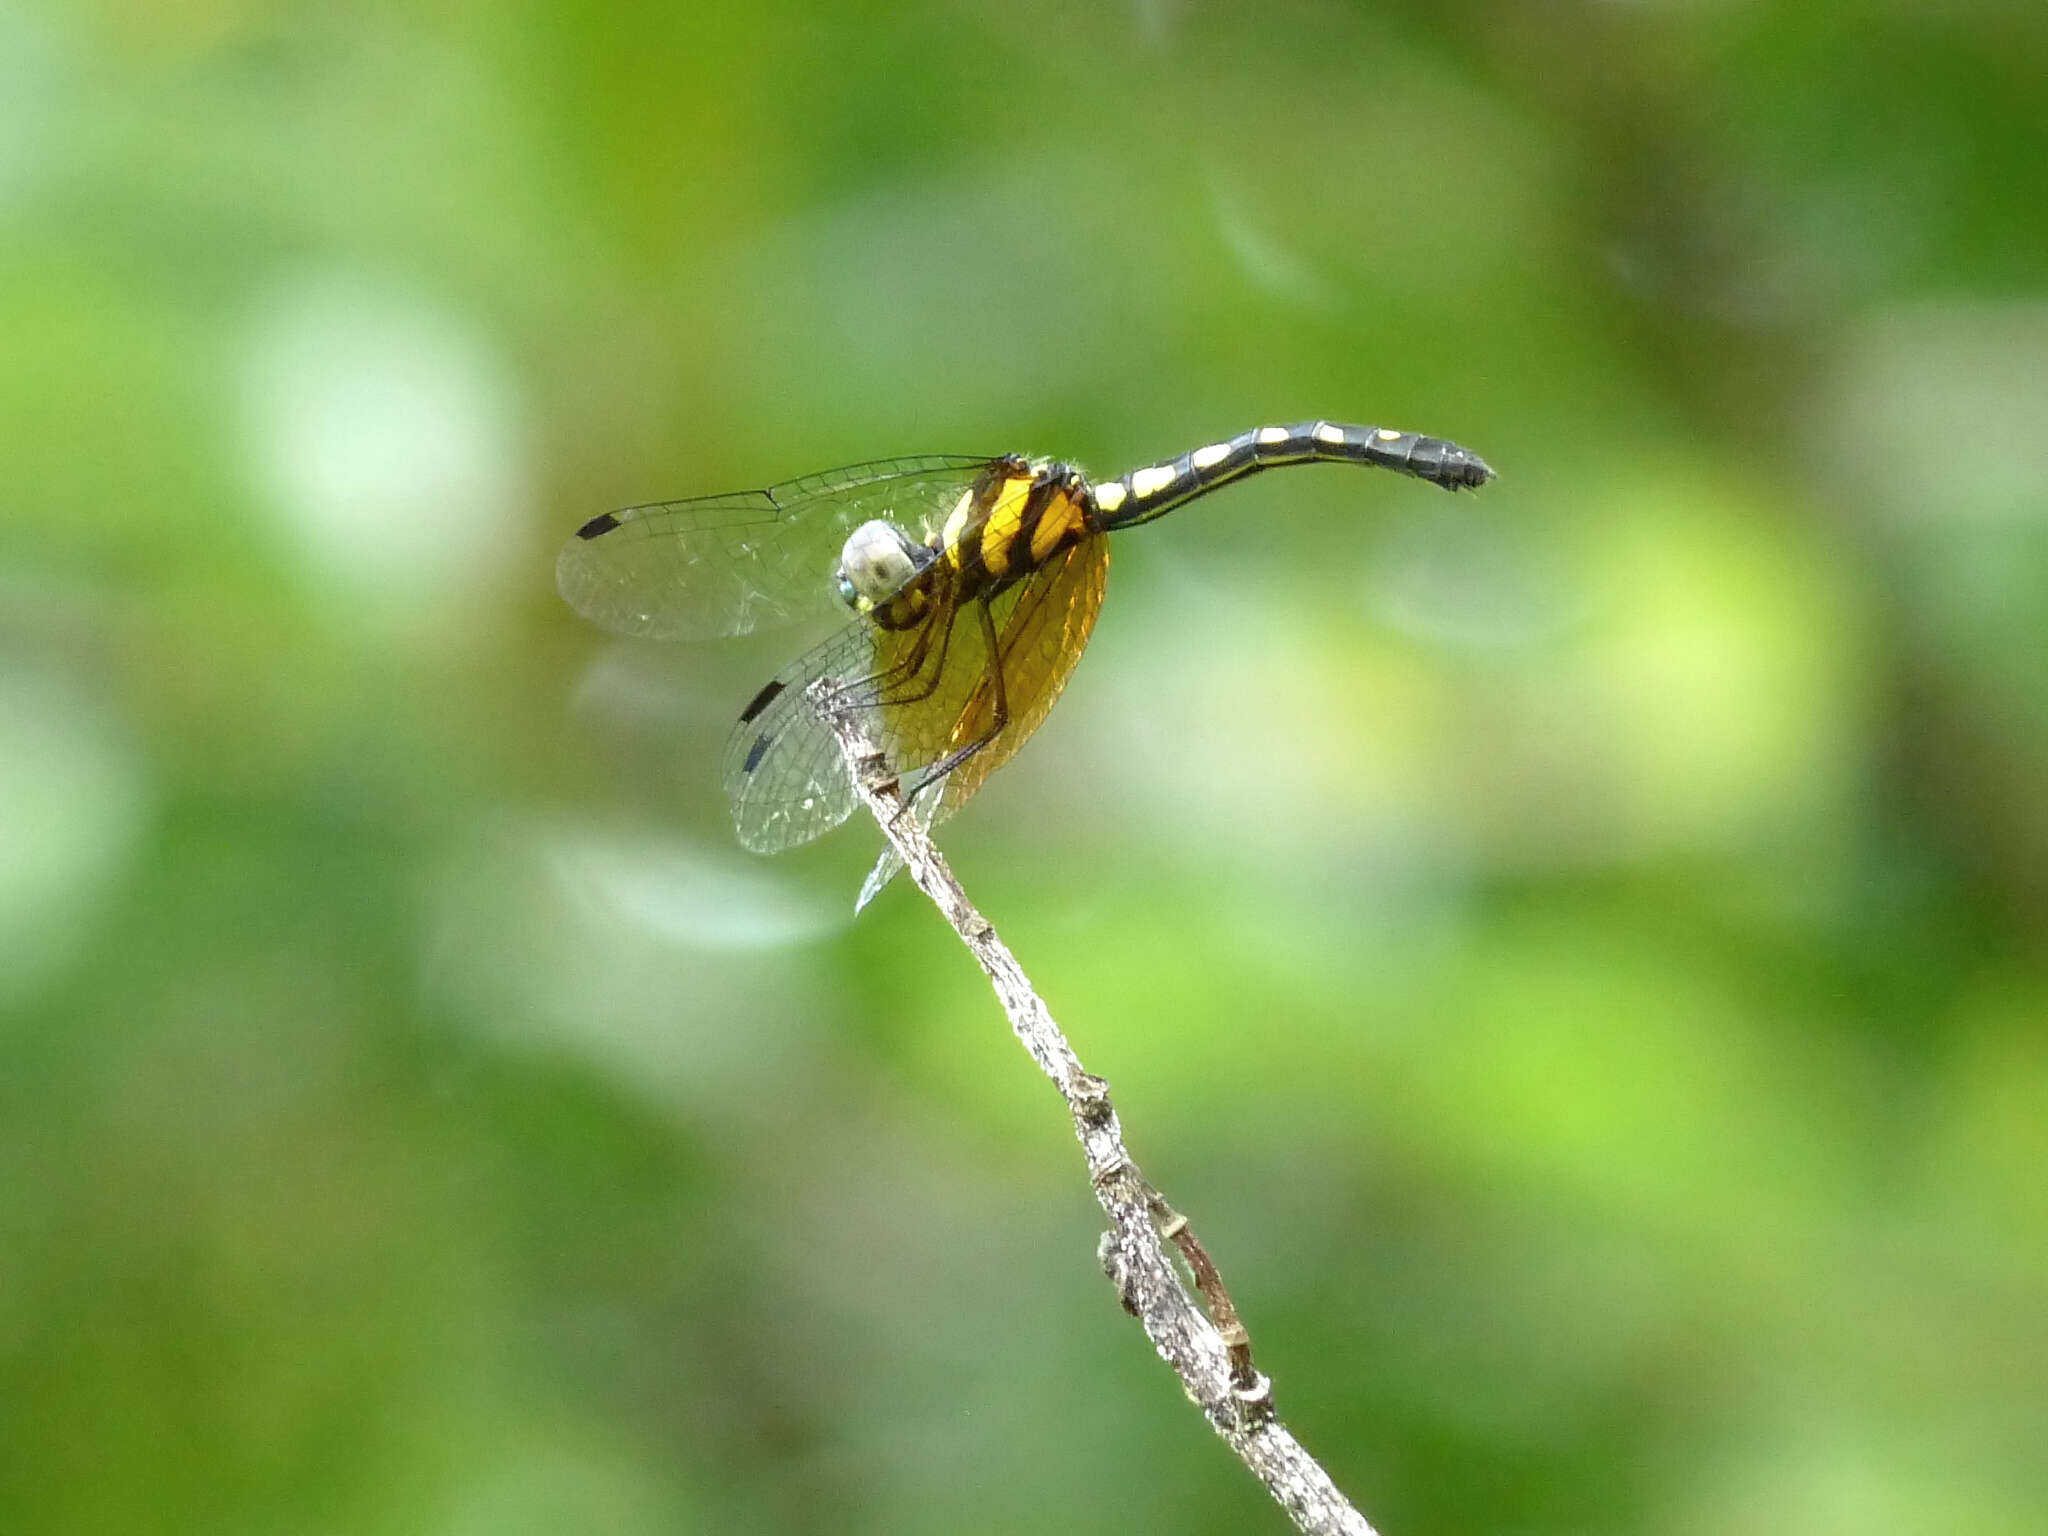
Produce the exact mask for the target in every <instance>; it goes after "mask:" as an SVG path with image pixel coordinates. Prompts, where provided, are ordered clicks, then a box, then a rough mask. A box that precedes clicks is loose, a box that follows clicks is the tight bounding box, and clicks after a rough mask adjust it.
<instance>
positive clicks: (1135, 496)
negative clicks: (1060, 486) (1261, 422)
mask: <svg viewBox="0 0 2048 1536" xmlns="http://www.w3.org/2000/svg"><path fill="white" fill-rule="evenodd" d="M1283 464H1370V465H1373V466H1375V467H1377V468H1380V469H1391V470H1397V471H1399V472H1400V473H1401V474H1404V475H1413V476H1414V477H1415V478H1416V479H1418V480H1427V481H1428V482H1429V483H1430V484H1432V485H1439V486H1442V487H1443V488H1444V489H1445V490H1447V491H1457V490H1465V489H1468V488H1470V487H1474V486H1480V485H1484V484H1485V483H1486V482H1487V481H1488V480H1491V479H1492V478H1493V471H1492V469H1490V468H1489V467H1488V466H1487V463H1486V461H1485V460H1484V459H1482V458H1480V457H1479V455H1478V454H1476V453H1474V452H1472V451H1471V450H1470V449H1468V448H1460V447H1459V446H1458V445H1457V444H1456V443H1453V442H1448V441H1446V440H1445V439H1443V438H1440V437H1424V436H1422V435H1420V434H1419V433H1414V432H1396V431H1394V430H1393V429H1392V428H1391V427H1353V426H1346V425H1344V424H1343V423H1341V422H1334V421H1305V422H1300V423H1298V424H1296V425H1294V426H1291V427H1254V428H1252V430H1251V431H1249V432H1240V433H1239V434H1238V435H1237V436H1236V437H1233V438H1231V439H1229V440H1228V441H1227V442H1220V443H1211V444H1209V445H1208V446H1207V447H1204V448H1197V449H1194V450H1193V451H1192V452H1189V453H1184V454H1182V455H1181V456H1180V457H1179V458H1177V459H1174V460H1172V461H1171V462H1169V463H1165V464H1154V465H1151V466H1149V467H1148V468H1145V469H1135V470H1132V471H1131V472H1130V473H1129V474H1127V475H1123V476H1121V477H1119V478H1118V479H1115V480H1104V481H1101V482H1099V483H1098V484H1097V485H1096V486H1095V488H1094V489H1095V505H1096V507H1097V508H1098V509H1099V514H1100V515H1099V524H1100V526H1101V527H1102V529H1103V530H1104V531H1105V532H1107V531H1109V530H1111V529H1116V528H1128V527H1130V526H1132V525H1133V524H1136V523H1149V522H1150V521H1152V519H1153V518H1155V517H1161V516H1163V515H1165V514H1166V513H1168V512H1171V511H1172V510H1173V509H1174V508H1176V507H1180V506H1185V505H1186V504H1187V503H1188V502H1190V501H1193V500H1194V499H1195V498H1196V497H1197V496H1200V495H1202V494H1204V493H1205V492H1208V491H1213V490H1215V489H1216V488H1217V487H1218V486H1222V485H1228V484H1229V483H1230V482H1231V481H1233V480H1241V479H1243V478H1244V477H1245V476H1246V475H1252V474H1257V473H1258V472H1259V471H1260V470H1262V469H1274V468H1277V467H1279V466H1280V465H1283Z"/></svg>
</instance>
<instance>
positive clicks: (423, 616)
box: [243, 273, 529, 633]
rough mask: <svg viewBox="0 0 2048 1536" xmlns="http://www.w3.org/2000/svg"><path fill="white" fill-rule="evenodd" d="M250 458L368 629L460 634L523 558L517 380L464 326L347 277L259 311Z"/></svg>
mask: <svg viewBox="0 0 2048 1536" xmlns="http://www.w3.org/2000/svg"><path fill="white" fill-rule="evenodd" d="M243 372H244V383H245V395H246V399H245V406H246V409H245V412H244V417H245V422H246V431H247V451H248V454H249V457H250V460H251V463H252V466H253V469H254V472H255V475H256V478H257V482H258V484H259V486H260V487H261V489H262V490H263V492H264V493H265V496H266V499H267V500H268V502H269V504H270V506H271V508H272V509H273V510H274V511H275V513H276V515H277V517H278V519H279V521H280V523H281V524H282V525H283V528H284V531H285V533H286V534H287V536H288V537H289V538H290V540H291V541H292V543H293V544H294V545H295V546H296V548H297V552H298V554H299V556H300V557H301V559H302V561H303V563H304V565H305V567H306V570H307V573H308V574H309V576H310V577H311V578H312V579H313V581H314V582H315V583H316V584H317V585H319V586H320V587H322V588H324V589H325V590H326V592H327V593H328V594H329V595H330V596H332V597H334V598H336V599H338V600H340V601H342V602H344V603H346V604H349V605H352V606H356V607H358V608H359V609H361V610H364V613H363V616H364V617H365V618H368V619H375V620H389V619H391V618H393V617H396V618H399V619H400V620H401V621H402V622H403V624H404V625H405V627H407V628H409V629H412V630H414V631H417V630H418V629H420V628H422V627H424V628H426V629H429V630H441V631H447V632H450V633H453V632H454V631H455V630H456V628H457V626H458V625H459V624H460V623H461V621H462V620H463V619H464V618H465V616H466V615H467V614H468V612H469V611H470V610H471V609H472V608H473V607H474V605H475V604H476V603H477V602H478V601H479V600H480V599H483V598H486V597H487V596H489V595H490V594H491V593H492V592H493V591H495V590H496V589H497V588H498V587H499V586H500V585H501V584H502V583H503V582H504V580H505V579H506V578H507V576H508V575H509V574H510V561H511V559H512V558H513V557H514V556H515V555H517V554H519V553H520V552H521V546H520V543H519V541H518V540H517V539H516V538H514V537H513V535H514V533H515V532H516V530H517V529H518V527H519V526H520V523H521V521H522V519H521V516H520V513H521V510H522V507H523V505H524V503H525V501H526V497H527V491H528V478H529V477H528V472H527V468H526V465H525V463H524V462H523V456H522V455H521V453H520V451H519V446H518V445H519V432H518V429H517V425H516V417H517V412H516V410H515V409H514V406H513V402H512V399H511V390H510V386H509V384H508V381H507V379H506V377H505V372H504V370H503V369H502V368H501V367H500V366H499V365H498V363H497V361H496V360H495V359H494V358H492V357H491V356H490V354H489V351H488V349H487V347H486V346H485V345H484V343H483V342H482V341H481V340H480V339H479V338H478V337H477V336H475V335H474V334H472V333H471V332H469V331H468V330H467V329H465V328H464V327H463V326H462V325H461V324H460V323H459V322H458V321H457V320H456V319H455V318H454V317H453V316H451V315H449V314H447V313H446V312H444V311H442V310H440V309H437V308H435V307H433V306H431V305H429V304H427V303H424V302H422V301H421V300H419V299H417V298H415V297H413V296H410V295H407V294H404V293H400V292H398V291H396V290H393V289H390V288H386V287H382V286H378V285H376V284H373V283H370V282H368V281H366V280H364V279H362V278H361V277H358V276H356V275H353V274H347V273H325V274H318V275H314V276H310V277H307V278H304V279H302V280H300V281H298V282H296V283H294V284H292V285H290V286H287V287H285V288H283V289H280V290H279V291H278V292H276V293H275V294H273V295H272V296H271V297H270V299H269V301H268V302H267V303H266V304H264V305H263V306H262V307H261V309H260V310H259V312H258V315H257V318H256V322H255V325H254V327H253V329H252V333H251V335H250V337H249V341H248V352H247V356H246V359H245V363H244V369H243Z"/></svg>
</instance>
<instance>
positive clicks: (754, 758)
mask: <svg viewBox="0 0 2048 1536" xmlns="http://www.w3.org/2000/svg"><path fill="white" fill-rule="evenodd" d="M776 686H777V687H778V688H779V687H781V686H782V685H781V684H780V683H778V684H776ZM767 755H768V736H767V733H766V732H763V733H762V734H761V735H759V736H756V737H755V738H754V744H753V745H752V746H751V747H749V748H747V760H746V761H745V762H744V763H742V764H741V765H740V772H742V773H752V772H753V771H754V770H755V769H756V768H758V767H760V766H761V759H762V758H764V757H766V756H767Z"/></svg>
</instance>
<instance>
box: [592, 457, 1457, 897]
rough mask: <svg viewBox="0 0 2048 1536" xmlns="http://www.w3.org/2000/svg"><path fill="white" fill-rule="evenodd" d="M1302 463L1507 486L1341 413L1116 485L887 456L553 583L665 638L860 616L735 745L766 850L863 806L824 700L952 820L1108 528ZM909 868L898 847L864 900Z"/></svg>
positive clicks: (1095, 601)
mask: <svg viewBox="0 0 2048 1536" xmlns="http://www.w3.org/2000/svg"><path fill="white" fill-rule="evenodd" d="M1294 464H1363V465H1368V466H1372V467H1376V468H1380V469H1389V470H1394V471H1396V472H1398V473H1400V474H1404V475H1409V476H1412V477H1414V478H1415V479H1418V480H1424V481H1427V482H1428V483H1430V484H1431V485H1435V486H1440V487H1442V488H1443V489H1445V490H1448V491H1459V490H1468V489H1476V488H1477V487H1479V486H1482V485H1484V484H1485V483H1486V482H1487V481H1488V480H1491V479H1492V478H1493V470H1492V469H1491V468H1490V467H1489V466H1488V465H1487V464H1486V462H1485V460H1483V459H1481V458H1480V457H1479V456H1478V455H1477V454H1475V453H1473V452H1471V451H1470V450H1469V449H1465V448H1461V447H1459V446H1458V445H1457V444H1456V443H1453V442H1449V441H1447V440H1445V439H1443V438H1438V437H1424V436H1421V435H1419V434H1416V433H1412V432H1399V431H1395V430H1393V429H1391V428H1387V427H1361V426H1349V425H1346V424H1344V423H1341V422H1331V421H1311V422H1302V423H1298V424H1296V425H1292V426H1274V427H1256V428H1253V429H1252V430H1250V431H1248V432H1243V433H1240V434H1238V435H1237V436H1236V437H1232V438H1229V439H1227V440H1223V441H1219V442H1215V443H1211V444H1208V445H1207V446H1205V447H1201V448H1196V449H1194V450H1192V451H1191V452H1188V453H1184V454H1182V455H1181V456H1180V457H1179V458H1176V459H1173V460H1170V461H1166V462H1162V463H1156V464H1152V465H1149V466H1147V467H1145V468H1142V469H1136V470H1132V471H1131V472H1130V473H1128V474H1125V475H1120V476H1118V477H1117V478H1116V479H1114V480H1094V481H1091V480H1089V479H1088V478H1087V477H1086V476H1085V475H1083V474H1082V473H1081V472H1080V471H1079V470H1078V469H1075V468H1074V467H1073V466H1071V465H1068V464H1063V463H1060V462H1058V461H1057V460H1046V459H1031V458H1026V457H1024V456H1022V455H1020V454H1002V455H997V456H995V457H977V456H972V455H966V456H962V455H947V454H931V455H924V456H920V457H913V458H900V459H880V460H876V461H874V462H871V463H866V464H853V465H848V466H846V467H845V468H842V469H833V470H826V471H824V472H822V473H819V474H813V475H806V476H804V477H802V478H801V479H797V480H791V481H787V482H785V483H783V484H781V485H771V486H768V487H766V488H764V489H761V490H753V491H741V492H737V493H733V494H728V495H719V496H704V497H698V498H695V499H691V500H686V501H660V502H649V503H647V504H645V505H641V506H633V507H623V508H620V509H619V510H617V511H614V512H605V513H601V514H599V515H598V516H596V517H593V518H591V519H590V520H589V521H588V522H586V523H585V524H584V525H583V526H582V527H581V528H578V529H577V530H576V532H575V535H574V536H573V537H572V538H570V540H569V541H568V543H567V544H566V545H565V546H564V547H563V550H562V553H561V556H560V559H559V560H558V561H557V563H556V570H555V575H556V585H557V586H558V588H559V589H560V591H561V594H562V596H563V598H564V599H565V600H566V601H567V602H568V604H569V606H570V607H571V608H573V609H575V611H576V612H577V613H579V614H581V615H582V616H583V617H584V618H586V619H588V620H590V621H591V622H592V623H595V624H597V625H599V626H600V627H602V628H604V629H607V630H610V631H612V632H613V633H615V634H619V635H625V636H633V637H640V638H646V639H656V640H684V639H713V638H717V637H721V636H732V635H743V634H747V633H750V632H752V631H755V630H760V629H766V628H769V627H772V626H777V625H783V624H790V623H795V622H797V621H800V620H802V619H805V618H809V617H813V616H815V615H816V614H817V613H818V611H819V610H820V609H822V608H826V607H829V606H831V605H833V604H835V603H836V604H838V605H839V606H840V607H841V610H842V612H843V613H845V614H846V616H847V617H846V622H845V623H844V624H843V625H842V626H841V627H840V628H839V629H838V630H837V632H836V633H834V634H833V635H831V636H830V638H828V639H826V640H825V641H824V642H823V643H821V644H819V645H817V646H815V647H814V648H813V649H811V650H809V651H806V652H805V653H804V654H803V655H801V656H799V657H798V658H797V659H796V660H795V661H793V662H791V663H790V664H789V665H788V666H787V667H784V668H783V669H782V670H781V671H780V672H778V673H776V674H775V676H774V677H773V678H772V679H770V680H769V682H768V683H767V684H766V685H765V686H763V687H762V688H761V690H760V691H759V692H758V693H756V694H755V695H754V697H753V698H752V699H751V700H750V701H749V702H748V703H747V705H746V707H745V708H744V709H742V710H741V711H740V715H739V720H738V723H737V724H736V725H735V726H734V728H733V732H732V736H731V738H730V739H729V741H728V742H727V744H726V748H725V757H724V764H723V777H724V783H725V791H726V794H727V796H728V797H729V798H730V800H731V802H732V816H733V826H734V829H735V830H736V831H737V833H738V834H739V840H740V842H741V843H743V844H744V845H746V846H747V847H748V848H751V849H754V850H755V851H757V852H761V853H774V852H778V851H780V850H782V849H786V848H791V847H795V846H796V845H798V844H801V843H806V842H809V841H810V840H811V839H812V838H815V837H817V836H819V835H820V834H822V833H824V832H826V831H829V830H830V829H831V828H833V827H835V826H837V825H838V824H839V823H840V822H842V821H844V820H845V819H846V818H847V816H848V815H850V814H851V813H852V811H853V808H854V805H855V803H856V796H855V792H854V787H853V783H852V780H851V778H850V776H849V774H848V771H847V767H846V763H845V759H844V757H843V756H842V754H841V752H840V748H839V744H838V739H837V738H836V736H835V735H834V734H833V731H832V729H831V726H830V725H829V724H828V722H827V719H826V715H827V714H831V713H842V712H846V711H853V712H855V713H856V714H857V715H858V717H859V721H860V724H861V725H862V727H863V733H864V734H865V735H866V736H867V737H868V738H869V739H870V740H871V741H872V743H873V745H874V746H875V748H876V749H877V750H878V751H879V752H880V753H881V754H882V757H883V760H884V762H885V763H886V764H887V770H888V772H889V773H891V774H893V775H894V776H895V778H896V781H897V783H898V785H899V786H900V789H901V793H902V799H903V803H904V806H905V808H906V810H908V811H913V812H915V814H916V815H917V816H918V818H919V820H920V821H921V822H922V823H923V824H925V825H926V826H932V825H936V824H937V823H938V822H940V821H943V820H944V819H946V818H947V817H949V816H951V815H953V814H954V813H955V812H957V811H958V810H959V809H960V808H961V807H962V806H964V805H966V804H967V802H968V801H969V800H971V799H973V798H974V795H975V794H976V792H977V791H979V790H980V788H981V787H982V785H983V784H985V783H987V782H988V779H989V776H990V775H992V774H993V773H994V772H995V771H996V770H997V769H999V768H1001V767H1003V766H1004V765H1005V764H1006V763H1008V762H1009V761H1010V759H1011V758H1013V757H1014V756H1016V754H1017V751H1018V749H1019V748H1021V747H1022V746H1023V745H1024V743H1025V742H1026V741H1027V740H1029V739H1030V737H1031V735H1032V733H1033V732H1035V731H1036V730H1037V729H1038V727H1039V726H1040V725H1041V724H1042V723H1043V722H1044V720H1045V717H1046V715H1047V713H1048V712H1049V711H1050V710H1051V708H1052V706H1053V704H1054V702H1055V701H1056V700H1057V699H1058V698H1059V696H1060V693H1061V691H1062V690H1063V689H1064V688H1065V687H1066V684H1067V680H1068V678H1070V677H1071V676H1072V675H1073V671H1074V667H1075V664H1076V663H1077V662H1079V660H1080V658H1081V652H1082V650H1083V649H1084V648H1085V647H1086V645H1087V643H1088V637H1089V635H1090V634H1091V633H1092V631H1093V630H1094V627H1095V619H1096V615H1097V613H1098V612H1100V610H1101V607H1102V598H1103V593H1104V591H1105V590H1106V587H1107V583H1108V578H1109V535H1110V534H1112V533H1118V532H1121V531H1122V530H1124V529H1126V528H1134V527H1137V526H1138V525H1140V524H1142V523H1149V522H1151V521H1153V520H1154V519H1156V518H1159V517H1162V516H1164V515H1165V514H1166V513H1168V512H1171V511H1173V510H1175V509H1176V508H1178V507H1183V506H1185V505H1187V504H1188V503H1189V502H1191V501H1194V500H1196V499H1197V498H1199V497H1202V496H1205V495H1207V494H1208V493H1209V492H1211V491H1213V490H1217V489H1218V488H1220V487H1222V486H1225V485H1229V484H1232V483H1234V482H1236V481H1239V480H1243V479H1246V478H1248V477H1249V476H1251V475H1254V474H1258V473H1260V472H1261V471H1264V470H1268V469H1276V468H1280V467H1282V466H1286V465H1294ZM896 867H897V866H896V865H895V864H894V861H893V860H892V859H891V857H890V856H889V855H888V854H886V853H885V854H884V857H883V862H882V863H881V864H879V865H877V867H876V870H875V872H874V874H873V875H871V876H870V878H869V883H868V887H867V888H865V889H864V890H863V892H862V897H861V904H863V905H864V904H865V903H866V901H867V900H868V899H869V898H870V897H871V896H872V895H873V893H874V891H875V890H877V889H879V888H880V886H881V884H884V883H886V881H887V879H888V878H889V876H890V875H891V874H893V873H894V870H895V868H896Z"/></svg>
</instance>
